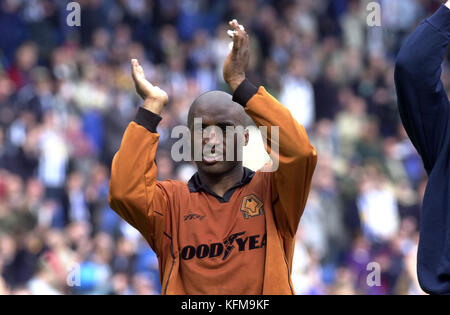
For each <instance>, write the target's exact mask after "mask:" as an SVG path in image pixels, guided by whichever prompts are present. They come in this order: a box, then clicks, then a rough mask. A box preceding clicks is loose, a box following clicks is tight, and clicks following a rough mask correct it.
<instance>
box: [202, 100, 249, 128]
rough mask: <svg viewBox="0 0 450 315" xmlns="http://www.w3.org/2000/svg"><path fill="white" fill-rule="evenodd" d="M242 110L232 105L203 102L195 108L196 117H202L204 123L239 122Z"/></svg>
mask: <svg viewBox="0 0 450 315" xmlns="http://www.w3.org/2000/svg"><path fill="white" fill-rule="evenodd" d="M240 114H241V113H240V112H239V111H238V110H236V109H235V108H233V107H232V106H217V105H212V106H205V105H203V104H201V105H199V106H197V107H196V108H195V109H194V115H193V116H194V119H195V118H197V119H199V118H201V119H202V123H204V124H208V125H209V124H217V123H228V124H238V123H239V122H240Z"/></svg>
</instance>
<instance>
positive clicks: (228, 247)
mask: <svg viewBox="0 0 450 315" xmlns="http://www.w3.org/2000/svg"><path fill="white" fill-rule="evenodd" d="M244 234H245V231H243V232H238V233H234V234H231V235H230V236H228V237H227V238H226V239H225V240H224V241H223V242H222V243H212V244H200V245H198V246H197V247H195V246H192V245H188V246H185V247H184V248H183V249H182V250H181V254H180V256H181V258H182V259H184V260H191V259H193V258H194V257H196V258H198V259H204V258H215V257H220V256H221V255H222V254H223V256H222V260H226V259H227V258H228V257H229V256H230V254H231V253H232V251H233V250H234V249H235V248H236V245H237V247H238V251H239V252H243V251H246V250H254V249H258V248H262V247H264V246H266V242H267V235H266V234H264V235H263V236H262V237H261V235H252V236H247V237H243V236H242V235H244Z"/></svg>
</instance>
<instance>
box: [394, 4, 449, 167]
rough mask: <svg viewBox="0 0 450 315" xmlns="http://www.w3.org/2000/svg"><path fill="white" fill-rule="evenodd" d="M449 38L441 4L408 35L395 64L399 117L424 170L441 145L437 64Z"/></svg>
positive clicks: (444, 117) (443, 98) (443, 99)
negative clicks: (422, 163) (420, 158)
mask: <svg viewBox="0 0 450 315" xmlns="http://www.w3.org/2000/svg"><path fill="white" fill-rule="evenodd" d="M449 41H450V10H449V9H448V8H447V7H446V6H442V7H441V8H440V9H439V10H437V11H436V12H435V13H434V14H433V15H432V16H431V17H430V18H428V19H426V20H424V21H423V22H421V23H420V24H419V26H418V27H417V28H416V30H415V31H414V32H413V33H412V34H411V35H410V36H409V38H408V39H407V41H406V42H405V43H404V45H403V47H402V48H401V49H400V52H399V54H398V56H397V60H396V64H395V76H394V77H395V85H396V90H397V97H398V106H399V112H400V117H401V119H402V122H403V125H404V127H405V129H406V132H407V133H408V135H409V137H410V138H411V141H412V143H413V144H414V146H415V147H416V149H417V151H418V152H419V154H420V155H421V157H422V160H423V162H424V166H425V169H426V170H427V172H428V173H430V172H431V170H432V169H433V166H434V164H435V162H436V159H437V157H438V155H439V153H440V152H441V151H442V148H443V146H444V145H445V143H444V139H445V135H446V132H447V122H448V118H449V106H450V105H449V101H448V97H447V94H446V92H445V89H444V86H443V84H442V81H441V73H442V69H441V64H442V61H443V59H444V57H445V53H446V51H447V46H448V44H449Z"/></svg>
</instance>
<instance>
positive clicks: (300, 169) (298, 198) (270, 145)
mask: <svg viewBox="0 0 450 315" xmlns="http://www.w3.org/2000/svg"><path fill="white" fill-rule="evenodd" d="M233 99H234V100H235V101H236V102H238V103H240V104H241V105H243V106H244V107H245V111H246V113H247V114H248V115H249V116H250V117H251V118H252V119H253V121H254V122H255V124H256V125H257V126H258V127H266V129H267V132H262V134H263V138H265V139H263V140H264V141H265V143H266V149H267V151H268V152H269V154H271V156H272V159H276V160H278V161H277V162H275V163H274V165H275V166H278V167H276V169H274V170H273V172H271V173H270V182H271V185H272V203H273V208H274V216H275V221H276V224H277V228H278V229H279V231H280V232H281V233H282V234H284V235H287V236H291V237H294V236H295V234H296V231H297V227H298V224H299V222H300V218H301V216H302V214H303V210H304V208H305V205H306V200H307V198H308V194H309V190H310V186H311V179H312V176H313V173H314V169H315V167H316V164H317V153H316V150H315V148H314V147H313V145H312V144H311V143H310V142H309V139H308V135H307V133H306V130H305V128H304V127H303V126H301V125H300V124H299V123H298V122H297V121H296V120H295V119H294V118H293V116H292V115H291V113H290V112H289V110H288V109H287V108H286V107H284V106H283V105H281V104H280V103H279V102H278V101H277V100H276V99H275V98H274V97H273V96H272V95H270V94H269V93H268V92H267V91H266V90H265V89H264V87H260V88H259V89H257V88H256V87H255V86H253V85H252V84H251V83H250V82H249V81H247V80H245V81H244V82H243V83H242V84H241V85H240V86H239V87H238V89H236V91H235V93H234V95H233ZM276 129H278V131H277V130H276ZM275 132H278V136H275Z"/></svg>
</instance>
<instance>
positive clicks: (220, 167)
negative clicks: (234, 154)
mask: <svg viewBox="0 0 450 315" xmlns="http://www.w3.org/2000/svg"><path fill="white" fill-rule="evenodd" d="M235 166H236V164H235V163H230V162H224V161H216V162H214V163H207V162H204V161H201V162H197V168H198V169H199V170H200V171H202V172H203V173H208V174H223V173H226V172H229V171H231V170H232V169H233V168H234V167H235Z"/></svg>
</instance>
